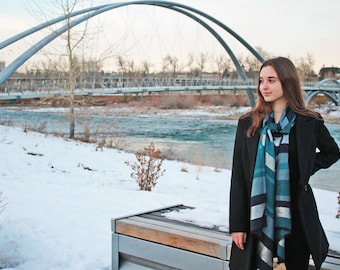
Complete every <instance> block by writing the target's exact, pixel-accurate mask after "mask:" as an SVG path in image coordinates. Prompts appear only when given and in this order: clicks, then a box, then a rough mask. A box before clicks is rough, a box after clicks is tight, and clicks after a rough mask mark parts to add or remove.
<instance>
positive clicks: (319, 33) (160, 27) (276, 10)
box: [0, 0, 340, 72]
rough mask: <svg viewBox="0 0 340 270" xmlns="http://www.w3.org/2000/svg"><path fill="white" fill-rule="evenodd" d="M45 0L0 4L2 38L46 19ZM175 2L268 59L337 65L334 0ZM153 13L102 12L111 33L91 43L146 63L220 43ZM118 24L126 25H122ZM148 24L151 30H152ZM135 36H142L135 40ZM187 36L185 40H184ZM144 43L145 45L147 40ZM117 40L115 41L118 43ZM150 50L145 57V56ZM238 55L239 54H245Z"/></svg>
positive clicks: (175, 18)
mask: <svg viewBox="0 0 340 270" xmlns="http://www.w3.org/2000/svg"><path fill="white" fill-rule="evenodd" d="M46 1H47V0H35V1H25V0H11V1H5V0H0V8H1V11H2V16H1V17H0V24H1V28H0V40H4V39H6V38H8V37H10V36H12V35H14V34H17V33H19V32H20V31H23V30H25V29H27V28H29V27H32V26H34V25H36V24H38V23H40V22H42V21H44V18H45V17H47V15H48V14H51V13H49V12H48V8H46V7H48V5H49V7H51V5H50V4H48V5H46ZM115 2H118V1H108V0H102V1H98V0H97V1H96V0H94V1H93V5H100V4H106V3H115ZM119 2H120V1H119ZM174 2H177V3H182V4H185V5H188V6H192V7H194V8H196V9H200V10H202V11H204V12H205V13H208V14H209V15H212V16H213V17H215V18H216V19H218V20H220V21H222V22H223V23H224V24H226V25H227V26H228V27H230V28H231V29H232V30H234V31H235V32H236V33H238V34H239V35H240V36H241V37H242V38H244V39H245V40H246V41H247V42H248V43H249V44H250V45H251V46H253V47H255V48H258V47H260V48H262V49H263V50H264V51H265V52H268V53H270V55H273V56H277V55H283V56H288V57H290V58H292V60H295V59H298V58H300V57H306V56H307V54H310V55H312V56H313V58H314V60H315V65H314V67H315V71H316V72H318V71H319V70H320V68H321V67H323V66H326V67H332V66H340V47H339V44H340V31H339V25H340V16H339V15H338V12H339V10H340V2H339V1H338V0H326V1H318V0H301V1H294V0H288V1H284V2H283V1H277V0H274V1H273V0H259V1H250V0H247V1H246V0H228V1H225V0H209V1H206V0H178V1H174ZM47 3H51V1H47ZM37 6H40V8H42V7H43V10H44V12H39V11H38V9H37ZM151 9H152V8H151V7H148V9H147V8H143V9H139V10H137V9H136V11H135V10H134V9H133V8H130V9H129V12H124V10H123V9H121V10H120V11H119V13H118V16H117V17H119V20H118V18H117V20H118V21H113V20H114V19H113V18H112V17H114V16H111V15H110V14H112V13H110V14H109V13H108V12H107V13H105V14H106V18H109V17H111V18H110V20H112V21H111V23H105V26H104V25H103V24H102V23H104V22H107V21H106V19H104V16H103V17H101V20H99V18H98V20H97V26H98V25H101V26H102V28H103V29H104V28H105V29H106V28H109V30H110V31H111V32H109V33H111V34H100V33H97V34H98V35H97V36H96V38H104V41H100V42H98V40H97V39H96V42H95V45H96V46H97V47H100V46H103V45H104V44H105V43H109V44H111V45H110V47H111V49H112V47H115V49H117V50H118V53H122V54H126V55H128V56H129V57H131V58H133V59H135V58H136V57H138V56H136V55H139V56H141V57H144V58H146V59H150V58H151V56H150V53H152V54H153V55H154V54H156V53H157V52H161V57H164V54H166V53H169V52H171V48H173V49H175V47H176V49H178V50H182V51H183V50H184V51H185V53H186V54H188V53H189V52H190V51H192V50H194V49H195V47H199V49H200V50H205V51H208V52H210V53H213V51H218V50H220V45H219V44H218V43H217V42H216V41H215V40H214V39H213V41H210V38H211V37H210V35H209V34H207V35H209V37H207V36H205V34H206V31H204V30H202V32H200V34H197V33H198V31H201V30H197V29H198V28H200V29H201V27H199V26H197V24H195V25H196V26H191V25H193V23H192V22H189V21H188V19H183V17H184V16H183V15H178V14H177V15H173V13H171V12H169V11H166V12H167V13H166V12H165V11H164V10H162V11H161V8H156V9H157V11H156V12H155V11H153V10H152V11H151ZM45 12H46V13H45ZM53 12H55V10H54V11H53ZM42 13H44V14H42ZM55 14H56V13H55ZM114 14H117V13H114ZM53 17H56V16H53ZM98 17H99V16H98ZM126 17H128V19H127V18H126ZM179 17H180V18H181V19H179ZM122 18H124V19H122ZM122 20H126V21H124V22H123V23H122V22H121V21H122ZM180 20H182V21H180ZM132 24H133V25H135V26H134V28H132ZM155 25H157V26H155ZM189 25H190V27H192V28H190V27H189ZM112 26H114V27H112ZM149 26H151V28H153V29H151V30H150V29H149ZM113 28H115V29H116V30H118V28H124V29H126V31H127V32H130V33H131V32H133V36H132V37H129V38H128V37H127V33H126V32H121V33H117V34H113V33H112V31H113V30H112V29H113ZM103 29H102V30H103ZM116 30H115V31H116ZM103 31H104V30H103ZM143 31H148V32H149V33H151V34H150V36H147V35H148V33H147V32H145V33H144V32H143ZM173 32H177V34H179V36H177V37H175V36H173V35H172V33H173ZM203 32H204V34H203ZM115 33H116V32H115ZM194 33H196V36H194ZM139 34H140V35H141V36H138V35H139ZM164 34H167V37H164V41H163V42H159V41H155V43H157V44H158V46H157V48H155V49H154V47H153V46H150V43H151V41H150V40H152V39H157V38H159V37H160V36H162V38H163V35H164ZM158 35H159V36H158ZM117 36H118V37H119V38H118V39H117V38H116V37H117ZM114 38H116V39H114ZM186 38H188V40H187V41H186V40H185V39H186ZM146 39H147V40H148V41H145V40H146ZM141 40H144V41H145V42H146V43H145V45H143V46H142V45H136V46H135V44H136V43H137V41H138V43H139V44H140V42H141ZM227 41H228V42H230V43H231V46H232V47H233V46H235V47H233V48H232V49H233V50H234V51H238V48H240V45H238V44H237V43H235V45H234V42H233V41H229V40H228V38H227ZM115 42H116V43H118V42H119V43H120V45H117V44H115ZM190 42H192V43H193V44H194V45H192V43H190ZM213 42H214V43H215V44H214V45H213ZM175 43H176V44H175ZM27 44H29V43H26V44H25V45H22V46H21V47H20V46H19V48H18V47H13V49H12V51H10V50H6V52H0V60H3V58H5V60H6V61H10V60H7V59H13V60H14V59H15V57H16V56H17V52H18V51H20V50H21V51H22V50H23V48H25V46H26V45H27ZM31 44H32V43H31ZM131 46H135V47H138V48H137V49H136V50H137V51H138V50H143V52H139V54H138V53H137V54H136V53H134V54H133V53H130V52H127V51H126V50H127V48H129V47H131ZM167 46H169V47H167ZM148 48H149V50H150V52H149V53H148V52H145V50H148ZM13 50H14V52H13ZM238 53H239V54H240V55H241V54H242V53H243V51H239V52H238ZM181 58H184V56H181Z"/></svg>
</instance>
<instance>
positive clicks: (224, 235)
mask: <svg viewBox="0 0 340 270" xmlns="http://www.w3.org/2000/svg"><path fill="white" fill-rule="evenodd" d="M129 219H132V220H136V221H139V222H144V223H146V224H153V225H157V226H160V227H164V228H170V229H174V230H178V231H183V232H189V233H193V234H197V235H203V236H207V237H212V238H216V239H218V240H221V241H226V242H228V241H231V240H232V239H231V236H230V235H228V234H227V233H223V232H218V231H212V230H209V229H207V228H200V227H196V226H192V225H190V224H189V225H187V226H184V225H182V224H176V223H169V222H167V220H164V221H161V220H154V219H149V218H144V217H140V216H133V217H129Z"/></svg>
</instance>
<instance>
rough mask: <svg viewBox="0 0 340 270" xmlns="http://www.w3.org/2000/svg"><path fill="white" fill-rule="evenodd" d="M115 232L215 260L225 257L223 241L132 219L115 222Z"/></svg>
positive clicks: (225, 248)
mask: <svg viewBox="0 0 340 270" xmlns="http://www.w3.org/2000/svg"><path fill="white" fill-rule="evenodd" d="M116 232H117V233H120V234H124V235H128V236H132V237H136V238H140V239H144V240H148V241H152V242H156V243H160V244H163V245H167V246H172V247H176V248H180V249H185V250H189V251H193V252H197V253H200V254H205V255H208V256H212V257H216V258H223V259H225V257H226V256H227V247H226V243H225V241H222V240H219V239H216V238H210V237H207V236H204V235H197V234H194V233H190V232H186V231H180V230H176V229H171V228H168V227H162V226H157V225H154V224H150V223H145V222H140V221H137V220H133V219H123V220H117V221H116Z"/></svg>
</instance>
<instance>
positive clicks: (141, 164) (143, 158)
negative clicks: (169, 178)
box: [125, 142, 165, 191]
mask: <svg viewBox="0 0 340 270" xmlns="http://www.w3.org/2000/svg"><path fill="white" fill-rule="evenodd" d="M160 154H161V151H160V150H159V149H155V145H154V143H152V142H151V144H150V145H149V146H148V147H144V152H139V151H137V152H136V153H135V156H136V159H137V161H136V162H134V163H130V162H129V161H125V164H126V165H128V166H130V167H131V169H132V173H131V177H132V178H133V179H135V180H136V182H137V183H138V186H139V189H140V190H146V191H151V189H152V188H153V187H154V186H155V185H156V184H157V179H158V178H159V177H160V176H162V175H163V174H164V172H165V170H162V168H161V166H162V163H163V159H161V158H160Z"/></svg>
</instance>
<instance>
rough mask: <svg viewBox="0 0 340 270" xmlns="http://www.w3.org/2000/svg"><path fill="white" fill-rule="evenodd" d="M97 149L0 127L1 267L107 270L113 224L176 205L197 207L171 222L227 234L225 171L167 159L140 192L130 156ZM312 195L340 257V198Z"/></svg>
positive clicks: (227, 173)
mask: <svg viewBox="0 0 340 270" xmlns="http://www.w3.org/2000/svg"><path fill="white" fill-rule="evenodd" d="M193 114H196V116H197V117H198V116H199V115H200V111H199V110H197V111H196V112H193ZM97 146H98V145H97V144H90V143H82V142H79V141H72V140H70V139H67V138H62V137H56V136H52V135H47V134H42V133H37V132H33V131H28V132H24V130H23V129H22V128H19V127H13V126H12V127H10V126H2V125H0V160H1V162H0V193H1V195H0V201H1V203H0V210H2V212H1V213H0V239H1V241H0V268H1V269H4V270H31V269H32V270H33V269H34V270H46V269H48V270H60V269H63V270H109V269H111V268H110V267H111V219H116V218H119V217H123V216H129V215H135V214H139V213H142V212H148V211H153V210H155V209H160V208H167V207H169V206H173V205H178V204H184V205H187V206H191V207H194V209H192V210H182V211H180V212H178V213H170V214H169V215H168V216H167V217H168V218H171V219H176V220H180V221H185V222H192V223H194V224H197V225H200V226H205V227H211V226H217V227H218V228H220V230H221V231H227V230H228V229H227V226H228V202H229V196H228V194H229V188H230V171H229V170H226V169H218V168H213V167H207V166H197V165H192V164H188V163H183V162H178V161H170V160H164V161H163V163H162V169H165V172H164V175H163V176H161V177H160V178H159V179H158V180H157V182H158V183H157V184H156V186H155V187H154V188H153V189H152V191H151V192H148V191H141V190H139V189H138V185H137V183H136V181H135V180H134V179H132V178H131V176H130V173H131V172H132V170H131V168H130V167H129V166H127V165H126V164H125V161H129V162H131V163H134V162H135V161H136V157H135V155H134V154H132V153H126V152H124V151H118V150H116V149H112V148H105V147H104V148H102V149H98V148H97ZM156 149H157V145H156ZM314 195H315V197H316V202H317V206H318V209H319V215H320V219H321V222H322V224H323V226H324V229H325V232H326V235H327V238H328V240H329V242H330V248H331V249H333V250H336V251H338V252H340V230H339V228H340V219H337V218H336V217H335V215H336V213H337V211H338V205H337V196H338V194H337V192H335V191H327V190H322V189H317V188H314ZM135 269H136V268H134V267H132V266H131V265H130V266H129V265H124V266H123V267H122V268H121V270H135Z"/></svg>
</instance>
